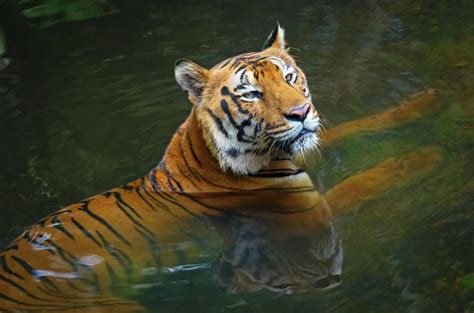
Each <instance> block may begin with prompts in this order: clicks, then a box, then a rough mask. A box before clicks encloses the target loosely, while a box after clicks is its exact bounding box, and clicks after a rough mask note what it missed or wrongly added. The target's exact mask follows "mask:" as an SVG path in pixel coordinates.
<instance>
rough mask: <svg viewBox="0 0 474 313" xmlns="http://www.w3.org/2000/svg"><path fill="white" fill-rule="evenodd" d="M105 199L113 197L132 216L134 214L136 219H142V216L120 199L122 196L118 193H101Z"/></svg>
mask: <svg viewBox="0 0 474 313" xmlns="http://www.w3.org/2000/svg"><path fill="white" fill-rule="evenodd" d="M103 194H104V195H105V196H106V197H109V196H110V195H113V196H114V197H115V199H116V200H117V201H118V202H120V203H121V204H123V205H124V206H126V207H127V208H128V209H129V210H130V211H132V212H133V214H135V216H136V217H138V218H140V219H142V216H141V215H140V214H138V212H137V211H135V209H134V208H132V207H131V206H130V205H129V204H128V203H126V202H125V201H124V200H123V198H122V195H121V194H120V193H119V192H116V191H113V192H110V191H108V192H104V193H103Z"/></svg>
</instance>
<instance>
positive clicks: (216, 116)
mask: <svg viewBox="0 0 474 313" xmlns="http://www.w3.org/2000/svg"><path fill="white" fill-rule="evenodd" d="M285 45H286V44H285V38H284V30H283V29H282V28H281V27H280V25H278V24H277V26H276V28H275V29H274V30H273V32H272V33H271V34H270V36H269V38H268V40H267V42H266V43H265V45H264V50H263V51H261V52H256V53H246V54H242V55H239V56H236V57H233V58H229V59H227V60H224V61H223V62H221V63H219V64H217V65H216V66H214V67H213V68H211V69H209V70H208V69H205V68H203V67H201V66H200V65H198V64H196V63H194V62H191V61H188V60H183V59H181V60H178V61H177V63H176V68H175V76H176V80H177V81H178V83H179V85H180V86H181V87H182V88H183V89H184V90H185V91H186V92H187V94H188V97H189V99H190V101H191V102H192V103H193V104H194V111H195V114H196V118H197V120H198V122H199V125H200V127H201V130H202V135H203V138H204V140H205V142H206V145H207V147H208V148H209V150H210V151H211V153H212V154H213V156H214V157H215V158H216V159H217V160H218V162H219V164H220V166H221V168H222V169H223V170H230V171H232V172H233V173H235V174H238V175H247V174H253V173H256V172H257V171H259V170H260V169H261V168H262V167H264V166H266V165H267V164H268V163H269V162H270V161H271V160H273V159H278V158H292V157H293V156H295V155H296V154H298V153H303V152H305V151H307V150H309V149H314V148H315V147H316V145H317V143H318V135H317V132H318V129H319V124H320V121H319V117H318V113H317V111H316V108H315V107H314V105H313V103H312V100H311V94H310V92H309V88H308V84H307V80H306V77H305V75H304V73H303V71H302V70H301V69H300V68H299V67H298V66H297V65H296V62H295V61H294V59H293V58H292V57H291V56H290V55H289V54H288V51H287V50H286V49H285Z"/></svg>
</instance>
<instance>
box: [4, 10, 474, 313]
mask: <svg viewBox="0 0 474 313" xmlns="http://www.w3.org/2000/svg"><path fill="white" fill-rule="evenodd" d="M275 20H279V21H280V23H281V24H282V25H283V26H284V27H285V28H286V30H287V39H288V42H289V44H290V46H291V47H292V48H294V49H292V50H291V51H292V53H293V54H294V55H295V56H297V58H298V60H301V62H300V65H301V67H302V68H303V70H304V71H305V73H306V76H307V77H308V80H309V83H310V87H311V90H312V93H313V95H314V97H315V98H316V99H317V106H318V108H319V111H320V112H321V113H322V114H323V115H324V116H325V118H326V119H327V120H328V121H329V122H331V123H332V124H334V125H335V124H339V123H342V122H344V121H349V120H352V119H355V118H359V117H363V116H366V115H369V114H372V113H375V112H378V111H381V110H384V109H386V108H388V107H389V106H390V105H392V104H394V103H396V102H397V101H400V100H402V99H403V98H405V97H407V96H409V95H410V94H412V93H414V92H417V91H421V90H424V89H427V88H436V89H437V90H438V91H439V92H440V99H439V101H438V102H439V105H440V109H439V111H437V112H436V113H435V114H434V115H432V116H429V117H427V118H423V119H421V120H418V121H417V122H415V123H412V124H409V125H405V126H403V127H399V128H396V129H388V130H384V131H381V132H378V133H375V134H369V135H364V136H356V137H351V138H347V139H344V140H342V141H340V142H338V143H337V144H335V145H333V146H331V147H328V148H327V149H324V150H323V152H322V155H321V157H315V160H313V161H315V162H313V161H311V162H310V168H309V170H310V174H311V176H312V177H313V178H314V180H315V181H316V182H317V184H318V186H319V188H320V189H321V190H327V189H329V188H330V187H332V186H334V185H335V184H336V183H337V182H339V181H341V180H343V179H345V178H347V177H349V176H351V175H354V174H356V173H359V172H362V171H364V170H366V169H369V168H371V167H373V166H375V165H376V164H377V163H379V162H381V161H383V160H384V159H387V158H390V157H392V156H401V155H403V154H405V153H407V152H409V151H413V150H414V149H417V148H419V147H422V146H427V145H435V146H439V147H442V148H443V149H444V150H445V160H444V161H443V164H442V165H441V167H440V168H439V170H437V171H436V172H435V173H433V174H432V175H430V176H429V177H426V178H425V179H423V180H421V181H416V182H413V183H412V184H410V185H408V186H406V187H404V188H399V189H395V190H393V191H390V192H388V193H386V194H384V195H383V196H381V197H379V198H377V199H375V200H372V201H370V202H368V203H366V204H364V205H363V206H361V207H360V208H358V209H357V210H356V211H355V212H354V213H353V214H352V215H351V216H348V217H346V218H344V219H342V220H340V221H339V222H338V223H337V229H338V230H339V232H340V236H341V237H342V239H343V244H344V251H345V261H344V266H343V272H344V276H343V283H342V284H341V285H340V286H338V287H337V288H335V289H331V290H328V291H321V292H316V291H314V292H307V293H303V294H299V295H291V296H278V294H275V293H272V292H270V291H261V292H258V293H253V294H246V295H245V294H244V295H234V296H225V295H223V294H222V293H221V292H220V291H219V290H218V288H217V287H216V285H215V283H214V281H213V278H212V277H213V271H212V268H211V266H210V264H212V262H214V261H215V259H216V258H217V254H218V247H219V246H220V239H219V237H218V236H216V235H215V234H214V235H213V234H209V242H210V243H209V249H208V252H207V253H205V254H204V255H205V257H204V258H203V260H202V262H200V263H199V264H200V265H198V266H188V267H186V266H185V267H177V268H176V269H178V270H172V269H171V270H168V271H166V270H164V273H163V275H162V276H161V278H160V280H159V281H157V282H156V284H150V285H146V286H142V287H143V288H140V287H138V289H139V291H138V292H135V293H133V294H131V295H130V296H131V297H133V298H135V299H139V300H141V301H142V302H144V303H145V304H146V305H147V307H149V308H150V311H154V310H156V311H158V310H159V311H160V312H222V311H225V312H275V311H279V312H314V311H321V312H464V311H466V312H470V311H469V310H472V301H473V300H474V298H473V296H472V289H470V291H471V293H470V291H469V287H468V285H466V283H465V280H462V278H463V277H466V276H467V275H468V274H469V273H472V272H473V271H474V264H473V260H474V255H473V251H474V249H473V248H474V247H473V242H472V238H473V237H474V236H473V235H474V234H473V229H474V225H473V221H474V216H473V210H472V205H473V203H474V198H473V189H474V183H473V181H472V179H471V177H472V176H473V174H474V173H473V170H472V159H473V157H474V155H473V145H472V143H473V134H474V132H473V122H472V121H473V120H472V118H473V113H474V93H473V85H474V58H473V56H474V35H473V34H474V22H472V21H474V7H473V5H472V2H470V1H464V2H459V3H458V4H450V3H447V2H440V3H436V2H432V3H425V4H423V5H421V4H416V3H415V4H412V3H411V2H408V1H401V2H398V3H397V4H393V3H391V2H389V1H369V2H367V3H365V2H364V3H362V2H354V3H351V2H344V1H338V2H324V1H318V2H314V1H302V2H298V4H295V3H282V4H275V3H274V2H271V1H268V2H266V1H260V2H258V3H254V4H244V3H242V2H239V3H232V4H230V3H227V2H223V1H222V2H216V3H214V4H206V3H200V4H199V5H197V4H195V3H193V2H191V1H189V2H187V1H183V2H180V3H179V4H167V5H161V4H156V3H153V2H150V3H140V4H138V3H137V4H136V5H127V6H124V5H123V4H122V5H121V4H120V2H118V3H117V5H116V10H115V11H114V12H113V14H109V15H105V16H102V17H98V18H96V19H90V20H85V21H81V22H73V23H59V24H57V25H55V26H53V27H50V28H40V29H33V30H32V31H31V37H32V38H34V39H32V42H34V45H32V46H29V47H28V59H27V60H28V61H27V63H26V64H25V65H24V66H23V74H22V75H21V77H22V79H19V78H18V77H17V76H13V77H12V76H8V75H10V74H9V73H10V72H8V73H7V72H2V73H0V79H1V80H2V82H3V81H7V82H8V84H9V85H8V86H12V85H13V86H14V87H11V88H14V89H15V88H16V89H15V90H17V89H18V90H20V89H21V90H20V91H18V94H20V95H21V97H20V99H13V100H12V99H11V98H8V99H9V100H8V101H4V103H2V104H1V109H2V117H1V118H0V120H1V125H0V128H1V130H2V132H1V133H2V153H1V154H0V160H1V161H2V163H3V164H4V171H2V172H1V174H0V186H1V190H2V192H1V195H0V205H1V209H2V215H1V216H2V218H1V224H0V225H1V226H0V232H1V235H2V236H1V240H0V242H1V244H2V247H5V246H6V245H7V244H8V242H9V241H10V240H11V239H13V238H14V237H15V236H16V235H17V234H18V233H20V232H21V231H22V230H23V229H24V228H25V227H26V226H28V225H30V224H32V223H34V222H36V221H37V220H38V219H39V218H41V217H43V216H45V215H46V214H48V213H50V212H53V211H54V210H56V209H57V208H60V207H62V206H64V205H67V204H69V203H72V202H76V201H78V200H80V199H83V198H85V197H88V196H90V195H93V194H96V193H98V192H101V191H103V190H106V189H109V188H112V187H114V186H117V185H120V184H123V183H126V182H128V181H131V180H133V179H134V178H137V177H140V176H143V175H144V174H145V173H146V172H147V171H148V170H149V169H150V168H152V167H153V166H155V165H156V164H157V163H158V161H159V160H160V158H161V155H162V154H163V152H164V149H165V148H166V145H167V143H168V141H169V139H170V136H171V135H172V134H173V132H174V131H175V130H176V128H177V127H178V125H179V123H180V122H182V121H183V120H184V118H185V117H186V115H187V114H188V112H189V109H190V104H189V103H188V101H187V100H186V97H185V95H184V94H183V93H182V92H181V91H180V89H179V88H178V86H177V84H176V83H175V81H174V75H173V66H174V61H175V60H176V59H177V58H180V57H186V58H190V59H193V60H195V61H197V62H199V63H200V64H203V65H205V66H209V67H210V66H212V65H214V64H216V63H217V62H219V61H221V60H223V59H225V58H227V57H229V56H232V55H235V54H239V53H243V52H249V51H255V50H258V49H260V47H261V46H262V43H263V41H264V40H265V38H266V36H267V35H268V33H269V32H270V30H271V29H272V27H273V25H274V22H275ZM33 40H34V41H33ZM7 74H8V75H7ZM20 81H23V83H24V84H25V85H24V86H23V87H21V86H20V84H21V82H20ZM20 87H21V88H20ZM9 90H12V89H9ZM2 99H4V98H2ZM316 161H317V162H316ZM193 264H194V263H193ZM182 265H189V264H182ZM182 269H184V270H182ZM129 287H130V286H129ZM470 288H472V282H471V287H470ZM135 289H137V288H135ZM469 303H470V304H469ZM469 306H470V309H469Z"/></svg>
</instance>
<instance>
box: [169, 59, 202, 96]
mask: <svg viewBox="0 0 474 313" xmlns="http://www.w3.org/2000/svg"><path fill="white" fill-rule="evenodd" d="M208 72H209V71H208V70H207V69H205V68H204V67H202V66H201V65H199V64H197V63H194V62H192V61H189V60H185V59H179V60H177V61H176V63H175V67H174V76H175V77H176V81H177V82H178V84H179V85H180V86H181V88H182V89H183V90H184V91H185V92H186V93H187V94H188V97H189V99H190V100H191V101H196V100H197V99H198V98H199V97H200V96H201V94H202V91H203V88H204V86H205V84H206V81H207V78H208Z"/></svg>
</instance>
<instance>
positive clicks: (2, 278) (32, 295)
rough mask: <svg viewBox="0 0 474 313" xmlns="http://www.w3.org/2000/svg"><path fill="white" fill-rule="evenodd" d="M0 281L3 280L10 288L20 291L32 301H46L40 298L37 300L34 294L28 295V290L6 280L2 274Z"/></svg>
mask: <svg viewBox="0 0 474 313" xmlns="http://www.w3.org/2000/svg"><path fill="white" fill-rule="evenodd" d="M0 279H1V280H3V281H4V282H6V283H7V284H9V285H10V286H12V287H14V288H16V289H18V290H20V291H21V292H23V293H25V294H26V295H27V296H29V297H31V298H33V299H36V300H40V301H47V300H46V299H42V298H39V297H37V296H35V295H34V294H32V293H30V292H29V291H28V290H26V289H25V288H23V287H22V286H21V285H19V284H17V283H16V282H14V281H13V280H11V279H8V278H6V277H5V276H3V275H2V274H0Z"/></svg>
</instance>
